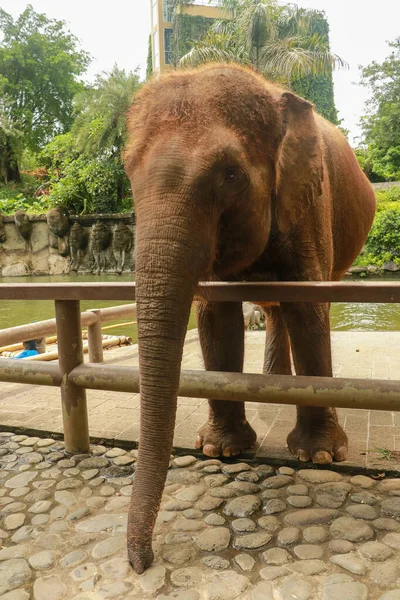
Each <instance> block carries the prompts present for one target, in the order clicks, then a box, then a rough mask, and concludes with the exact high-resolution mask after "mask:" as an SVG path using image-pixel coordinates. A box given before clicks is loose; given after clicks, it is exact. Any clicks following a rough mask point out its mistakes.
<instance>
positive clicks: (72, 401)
mask: <svg viewBox="0 0 400 600" xmlns="http://www.w3.org/2000/svg"><path fill="white" fill-rule="evenodd" d="M134 298H135V284H134V283H112V284H107V286H105V285H104V284H102V283H94V284H93V283H81V284H76V283H64V284H62V283H61V284H60V283H56V284H41V283H36V284H35V283H33V284H29V285H26V284H24V285H23V284H0V300H2V299H4V300H54V301H55V311H56V318H55V320H54V319H50V320H49V322H42V323H34V324H31V325H29V326H22V329H23V332H22V333H23V335H24V336H25V337H26V332H27V327H29V328H30V329H29V331H30V334H29V335H30V338H27V339H33V338H34V337H39V336H41V335H44V333H43V330H44V329H43V328H45V327H49V328H50V327H54V324H55V326H56V330H57V337H58V347H59V362H58V365H57V364H51V363H50V364H49V363H42V362H40V361H34V360H32V361H29V362H25V361H23V360H22V361H15V360H12V359H6V358H2V359H1V360H0V381H5V382H13V383H29V384H33V385H44V386H55V387H60V388H61V400H62V411H63V423H64V439H65V448H66V451H67V452H70V453H76V452H87V451H88V450H89V425H88V417H87V406H86V389H97V390H99V389H100V390H110V391H116V392H131V393H132V392H138V391H139V370H138V369H137V368H134V367H132V368H131V367H123V366H114V365H104V364H98V363H99V362H100V361H99V359H100V354H99V353H98V352H97V351H98V345H99V340H100V337H99V331H100V336H101V320H109V319H107V315H111V314H113V316H112V317H111V316H110V318H112V319H114V318H117V317H118V316H126V315H127V314H129V315H132V314H135V313H134V311H135V308H134V305H128V306H127V305H125V306H119V307H113V308H112V309H99V310H96V309H94V310H92V311H85V312H84V313H82V314H81V312H80V300H91V301H93V302H95V301H96V300H113V301H116V300H128V301H129V300H133V299H134ZM199 298H203V299H206V300H208V301H213V302H239V301H245V300H248V301H251V302H255V303H259V302H277V301H278V302H365V303H399V304H400V283H385V282H382V283H381V282H371V283H365V282H363V283H352V282H351V283H336V282H335V283H332V282H285V283H223V282H212V283H203V284H200V285H199V286H198V288H197V291H196V295H195V299H199ZM116 309H118V311H119V314H118V315H117V317H116V316H115V314H116V313H115V312H114V313H112V312H111V311H112V310H114V311H115V310H116ZM107 311H108V312H107ZM102 314H103V319H102ZM50 321H51V324H50ZM43 323H45V325H43ZM82 323H83V324H86V325H88V330H89V327H90V326H95V329H93V330H92V334H91V338H90V339H91V344H92V346H93V348H92V352H91V354H90V356H89V359H90V361H91V362H90V363H89V364H84V362H83V352H82V333H81V330H82ZM35 327H36V328H35ZM40 327H42V329H40ZM18 329H19V330H20V331H19V332H16V330H18ZM39 331H40V332H41V333H38V332H39ZM46 331H47V332H48V333H49V332H50V330H49V331H48V330H46ZM7 332H11V333H7ZM17 333H19V335H21V328H18V327H13V328H11V330H2V331H0V344H2V343H12V341H11V340H13V341H14V340H16V339H17V337H16V336H17ZM7 336H9V337H7ZM19 339H21V337H19ZM96 352H97V353H96ZM101 358H102V357H101ZM96 363H97V364H96ZM179 395H180V396H189V397H195V398H208V397H211V398H215V399H217V400H230V401H243V400H244V401H251V402H262V403H271V402H272V403H279V404H297V405H301V406H335V407H342V408H362V409H372V410H393V411H400V381H386V380H382V381H381V380H366V379H339V378H331V377H303V376H295V377H294V376H291V375H258V374H257V375H256V374H247V373H220V372H212V371H206V372H205V371H182V372H181V380H180V387H179Z"/></svg>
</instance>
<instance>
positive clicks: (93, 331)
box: [87, 308, 103, 363]
mask: <svg viewBox="0 0 400 600" xmlns="http://www.w3.org/2000/svg"><path fill="white" fill-rule="evenodd" d="M90 312H92V313H94V314H95V315H96V316H97V319H96V321H95V322H94V323H92V324H91V325H88V328H87V336H88V346H89V362H91V363H102V362H103V343H102V342H103V339H102V335H101V319H100V310H99V309H98V308H94V309H93V310H91V311H90Z"/></svg>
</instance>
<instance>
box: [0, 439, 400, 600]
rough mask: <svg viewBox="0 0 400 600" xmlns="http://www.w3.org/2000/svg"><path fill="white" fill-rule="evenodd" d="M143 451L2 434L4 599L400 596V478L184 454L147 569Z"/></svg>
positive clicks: (0, 585) (176, 464)
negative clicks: (131, 553)
mask: <svg viewBox="0 0 400 600" xmlns="http://www.w3.org/2000/svg"><path fill="white" fill-rule="evenodd" d="M136 456H137V451H136V450H131V451H127V450H124V449H121V448H117V447H114V448H107V447H106V446H101V445H97V446H93V447H92V448H91V455H74V456H72V455H69V456H67V455H66V454H65V452H64V447H63V444H62V443H61V442H54V440H53V439H51V438H39V437H27V436H25V435H14V434H13V433H9V432H0V516H1V522H0V527H1V529H0V539H1V544H2V545H1V550H0V599H4V600H103V599H108V598H110V599H112V598H114V599H116V600H142V599H143V600H152V599H154V600H235V599H238V600H295V599H296V600H320V599H321V600H399V599H400V479H389V478H385V477H381V478H375V479H374V478H373V477H367V476H364V475H353V476H352V475H350V474H340V473H338V472H335V471H332V470H328V469H319V470H317V469H309V468H308V469H307V468H306V469H300V470H298V471H295V470H294V469H292V468H290V467H287V466H282V467H280V468H278V469H277V470H276V469H274V468H273V467H272V466H270V465H267V464H265V463H264V464H257V463H256V462H254V463H253V462H252V463H250V462H249V463H246V462H239V461H235V462H230V463H221V462H220V461H219V460H204V461H199V460H197V459H196V457H194V456H191V455H185V456H179V457H175V458H174V457H172V458H171V465H170V467H171V468H170V470H169V472H168V478H167V484H166V488H165V493H164V497H163V502H162V507H161V511H160V513H159V516H158V519H157V524H156V528H155V535H154V550H155V562H154V565H153V566H152V567H151V568H150V569H149V570H148V571H147V572H146V573H144V574H143V575H140V576H139V575H136V574H135V573H134V572H133V571H132V570H131V568H130V566H129V564H128V561H127V559H126V549H125V535H126V523H127V508H128V503H129V495H130V490H131V484H132V479H133V477H134V468H135V461H136Z"/></svg>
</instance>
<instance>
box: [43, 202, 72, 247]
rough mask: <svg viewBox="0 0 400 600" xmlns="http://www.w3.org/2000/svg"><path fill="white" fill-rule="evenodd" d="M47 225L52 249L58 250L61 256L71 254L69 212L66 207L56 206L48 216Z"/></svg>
mask: <svg viewBox="0 0 400 600" xmlns="http://www.w3.org/2000/svg"><path fill="white" fill-rule="evenodd" d="M46 220H47V225H48V227H49V244H50V246H51V247H52V248H57V250H58V253H59V254H60V256H68V254H69V239H68V233H69V227H70V224H69V212H68V209H67V207H66V206H61V205H60V206H56V207H55V208H51V209H50V210H49V211H48V212H47V214H46Z"/></svg>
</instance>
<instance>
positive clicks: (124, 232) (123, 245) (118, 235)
mask: <svg viewBox="0 0 400 600" xmlns="http://www.w3.org/2000/svg"><path fill="white" fill-rule="evenodd" d="M112 245H113V252H114V258H115V261H116V271H117V273H118V274H119V275H120V274H121V273H122V270H123V268H124V264H125V255H126V253H127V252H131V251H132V248H133V232H132V231H131V230H130V229H129V227H128V225H126V224H125V223H124V222H123V221H120V222H119V223H118V225H117V226H116V228H115V230H114V237H113V244H112Z"/></svg>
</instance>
